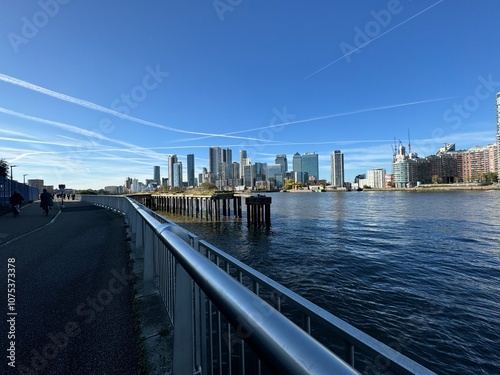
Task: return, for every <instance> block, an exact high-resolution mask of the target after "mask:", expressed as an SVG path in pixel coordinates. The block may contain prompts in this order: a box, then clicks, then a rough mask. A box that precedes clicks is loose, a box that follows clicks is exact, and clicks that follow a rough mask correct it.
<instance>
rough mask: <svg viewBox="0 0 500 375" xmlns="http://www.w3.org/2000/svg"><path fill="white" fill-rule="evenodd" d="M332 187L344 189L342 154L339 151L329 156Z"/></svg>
mask: <svg viewBox="0 0 500 375" xmlns="http://www.w3.org/2000/svg"><path fill="white" fill-rule="evenodd" d="M331 167H332V180H331V182H332V185H333V186H335V187H344V154H343V153H342V152H341V151H340V150H335V151H333V153H332V155H331Z"/></svg>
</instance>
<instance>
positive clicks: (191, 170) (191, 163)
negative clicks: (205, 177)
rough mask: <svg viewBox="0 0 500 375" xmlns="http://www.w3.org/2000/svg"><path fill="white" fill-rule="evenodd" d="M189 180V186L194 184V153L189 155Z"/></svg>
mask: <svg viewBox="0 0 500 375" xmlns="http://www.w3.org/2000/svg"><path fill="white" fill-rule="evenodd" d="M187 182H188V186H194V185H195V182H194V154H188V155H187Z"/></svg>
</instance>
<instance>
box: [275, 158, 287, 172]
mask: <svg viewBox="0 0 500 375" xmlns="http://www.w3.org/2000/svg"><path fill="white" fill-rule="evenodd" d="M274 162H275V163H276V164H279V165H281V171H282V172H283V173H285V172H287V171H288V162H287V160H286V155H285V154H279V155H276V159H275V161H274Z"/></svg>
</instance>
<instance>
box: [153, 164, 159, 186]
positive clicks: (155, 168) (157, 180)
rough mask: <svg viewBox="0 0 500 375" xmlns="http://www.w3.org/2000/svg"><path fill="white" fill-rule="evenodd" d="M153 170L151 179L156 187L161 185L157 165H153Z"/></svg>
mask: <svg viewBox="0 0 500 375" xmlns="http://www.w3.org/2000/svg"><path fill="white" fill-rule="evenodd" d="M153 169H154V175H153V179H154V180H155V181H156V183H157V184H158V185H160V184H161V178H160V166H159V165H155V166H154V168H153Z"/></svg>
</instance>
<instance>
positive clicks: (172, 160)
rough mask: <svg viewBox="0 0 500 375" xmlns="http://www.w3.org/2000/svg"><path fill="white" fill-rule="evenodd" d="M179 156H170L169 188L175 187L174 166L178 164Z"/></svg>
mask: <svg viewBox="0 0 500 375" xmlns="http://www.w3.org/2000/svg"><path fill="white" fill-rule="evenodd" d="M177 162H178V160H177V155H175V154H173V155H169V156H168V186H169V187H173V186H175V185H174V184H173V182H174V164H175V163H177Z"/></svg>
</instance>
